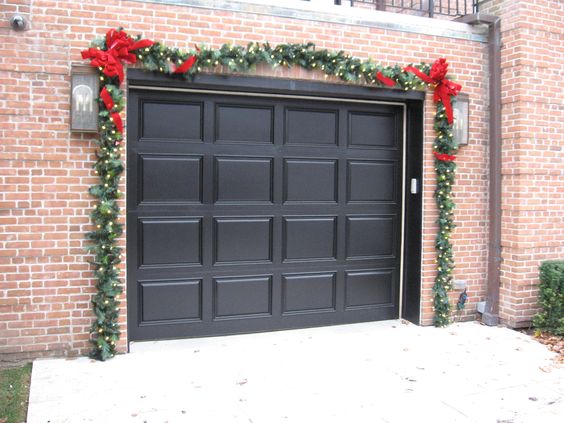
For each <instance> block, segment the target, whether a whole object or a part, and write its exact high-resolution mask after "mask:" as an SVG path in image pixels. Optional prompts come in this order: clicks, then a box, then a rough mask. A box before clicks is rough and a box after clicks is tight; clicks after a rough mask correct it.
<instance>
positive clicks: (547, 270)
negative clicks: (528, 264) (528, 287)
mask: <svg viewBox="0 0 564 423" xmlns="http://www.w3.org/2000/svg"><path fill="white" fill-rule="evenodd" d="M540 281H541V283H540V285H539V305H540V306H541V307H542V311H541V312H540V313H539V314H537V315H536V316H535V317H534V318H533V325H534V326H535V327H537V328H538V329H541V330H544V331H547V332H550V333H553V334H555V335H560V336H564V261H545V262H544V263H542V264H541V266H540Z"/></svg>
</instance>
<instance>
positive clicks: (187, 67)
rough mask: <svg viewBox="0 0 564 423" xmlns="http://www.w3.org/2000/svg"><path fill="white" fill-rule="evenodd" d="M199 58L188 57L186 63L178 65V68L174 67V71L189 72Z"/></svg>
mask: <svg viewBox="0 0 564 423" xmlns="http://www.w3.org/2000/svg"><path fill="white" fill-rule="evenodd" d="M197 59H198V58H197V57H196V56H190V57H189V58H188V59H186V60H185V61H184V63H182V64H181V65H180V66H178V67H177V68H174V73H185V72H188V71H189V70H190V69H191V68H192V66H194V63H196V60H197Z"/></svg>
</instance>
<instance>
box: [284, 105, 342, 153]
mask: <svg viewBox="0 0 564 423" xmlns="http://www.w3.org/2000/svg"><path fill="white" fill-rule="evenodd" d="M285 114H286V126H285V135H286V138H285V142H286V143H287V144H322V145H336V144H337V139H338V112H337V111H336V110H315V109H314V110H308V109H297V108H287V109H286V111H285Z"/></svg>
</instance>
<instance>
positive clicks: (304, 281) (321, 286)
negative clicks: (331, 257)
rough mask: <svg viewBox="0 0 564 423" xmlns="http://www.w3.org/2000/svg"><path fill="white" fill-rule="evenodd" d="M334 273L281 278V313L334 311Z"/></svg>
mask: <svg viewBox="0 0 564 423" xmlns="http://www.w3.org/2000/svg"><path fill="white" fill-rule="evenodd" d="M335 281H336V275H335V273H317V274H301V275H283V276H282V312H283V313H296V312H308V311H312V312H314V311H331V310H335V292H336V290H335Z"/></svg>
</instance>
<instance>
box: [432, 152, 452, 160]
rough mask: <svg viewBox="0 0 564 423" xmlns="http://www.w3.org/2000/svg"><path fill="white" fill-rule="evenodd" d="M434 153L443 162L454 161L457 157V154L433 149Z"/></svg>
mask: <svg viewBox="0 0 564 423" xmlns="http://www.w3.org/2000/svg"><path fill="white" fill-rule="evenodd" d="M433 154H434V155H435V157H436V158H437V160H440V161H442V162H452V161H454V160H455V159H456V156H451V155H449V154H442V153H437V152H436V151H433Z"/></svg>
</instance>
